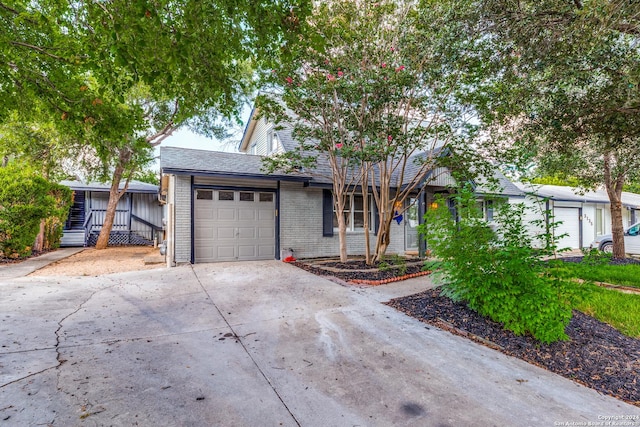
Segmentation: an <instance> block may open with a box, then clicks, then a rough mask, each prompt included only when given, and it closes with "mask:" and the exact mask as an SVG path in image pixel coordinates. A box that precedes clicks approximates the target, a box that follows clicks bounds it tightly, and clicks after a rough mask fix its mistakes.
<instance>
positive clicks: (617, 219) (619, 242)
mask: <svg viewBox="0 0 640 427" xmlns="http://www.w3.org/2000/svg"><path fill="white" fill-rule="evenodd" d="M611 236H612V237H613V257H614V258H624V257H625V256H626V254H625V247H624V226H623V224H622V202H621V201H620V200H619V199H618V200H616V201H615V202H614V201H613V200H612V201H611Z"/></svg>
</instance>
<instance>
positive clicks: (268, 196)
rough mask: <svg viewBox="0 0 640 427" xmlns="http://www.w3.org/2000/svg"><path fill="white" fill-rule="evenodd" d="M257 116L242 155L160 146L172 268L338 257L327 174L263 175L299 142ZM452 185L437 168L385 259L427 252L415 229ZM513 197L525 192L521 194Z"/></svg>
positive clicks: (360, 249)
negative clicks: (266, 163) (268, 163)
mask: <svg viewBox="0 0 640 427" xmlns="http://www.w3.org/2000/svg"><path fill="white" fill-rule="evenodd" d="M254 117H255V110H254V112H253V113H252V116H251V118H250V119H249V123H248V124H247V126H246V128H245V132H244V135H243V138H242V141H241V143H240V145H239V151H240V153H225V152H215V151H205V150H192V149H182V148H174V147H161V148H160V168H161V171H162V174H163V179H165V180H166V182H167V184H166V188H165V186H163V190H162V192H163V194H164V193H165V192H166V203H167V204H166V211H165V212H166V216H165V218H166V224H167V226H166V227H167V262H168V264H169V265H173V264H175V263H186V262H190V263H200V262H215V261H235V260H259V259H281V258H283V257H284V256H286V255H288V254H290V253H292V254H293V255H294V256H295V257H298V258H311V257H328V256H337V255H338V254H339V241H338V233H337V224H336V222H335V220H334V216H335V214H334V211H333V201H332V192H331V188H332V185H331V180H330V178H329V177H330V169H328V166H326V165H320V166H318V169H317V170H315V171H314V173H313V174H312V173H308V172H307V173H305V171H301V172H300V173H296V174H284V173H274V174H267V173H265V172H263V171H262V162H261V158H262V157H261V156H264V155H269V154H271V153H274V152H283V151H290V150H294V149H296V147H297V146H298V144H297V143H296V142H295V141H294V140H293V138H292V136H291V129H290V128H284V129H280V128H276V127H274V126H273V125H272V124H270V123H267V122H266V121H264V119H255V118H254ZM319 172H322V173H319ZM450 184H452V179H451V177H450V176H449V174H448V173H446V170H443V169H437V170H435V171H434V177H433V179H432V180H429V182H428V186H427V189H426V191H424V192H422V194H421V195H420V196H419V198H420V200H417V199H416V198H411V199H409V200H407V205H406V206H405V208H406V209H407V211H406V212H405V213H404V214H403V218H402V220H400V221H394V222H393V223H392V228H391V245H390V246H389V247H388V250H387V252H388V253H396V254H404V253H418V250H419V246H420V245H421V244H422V246H423V248H422V249H424V243H422V242H420V239H419V238H418V233H417V228H416V227H417V226H418V224H419V223H420V222H421V221H422V217H423V214H424V211H425V209H426V207H427V206H429V203H431V202H432V201H433V198H434V195H435V194H437V193H442V192H447V191H448V190H447V186H448V185H450ZM513 191H514V192H515V193H517V194H518V195H520V194H521V192H520V191H519V190H518V189H517V188H515V190H513ZM507 195H508V194H507ZM416 197H418V196H417V195H416ZM368 203H370V206H371V209H370V214H371V218H370V221H369V223H370V224H371V228H372V230H371V231H372V233H371V242H370V243H371V246H372V247H373V246H374V245H375V232H376V225H375V224H376V218H377V215H376V213H375V209H374V205H375V204H374V203H372V200H370V201H368ZM348 205H349V209H348V211H349V212H348V214H347V223H348V227H347V245H348V253H349V255H361V254H363V253H364V229H363V228H362V227H363V200H362V197H361V196H360V195H358V194H355V195H354V196H353V197H352V198H351V199H350V200H349V202H348Z"/></svg>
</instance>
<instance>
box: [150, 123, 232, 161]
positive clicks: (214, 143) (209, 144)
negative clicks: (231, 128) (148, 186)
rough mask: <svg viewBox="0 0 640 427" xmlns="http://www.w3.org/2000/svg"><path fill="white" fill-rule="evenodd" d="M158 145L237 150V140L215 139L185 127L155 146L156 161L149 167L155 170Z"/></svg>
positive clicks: (158, 153)
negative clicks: (222, 140)
mask: <svg viewBox="0 0 640 427" xmlns="http://www.w3.org/2000/svg"><path fill="white" fill-rule="evenodd" d="M238 138H240V136H238ZM160 147H180V148H193V149H196V150H210V151H226V152H237V151H238V150H237V147H238V141H232V142H221V141H219V140H216V139H211V138H207V137H204V136H202V135H198V134H196V133H193V132H191V131H190V130H189V129H186V128H185V129H180V130H178V131H176V132H175V133H174V134H173V135H171V136H170V137H168V138H167V139H165V140H164V141H162V143H161V144H160V145H159V146H158V147H156V148H155V153H156V154H155V155H156V161H155V162H154V163H153V164H152V166H151V168H152V169H155V170H159V169H160V159H159V157H160Z"/></svg>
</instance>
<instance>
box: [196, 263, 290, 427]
mask: <svg viewBox="0 0 640 427" xmlns="http://www.w3.org/2000/svg"><path fill="white" fill-rule="evenodd" d="M190 267H191V272H192V273H193V275H194V277H195V278H196V280H197V281H198V285H199V286H200V287H201V288H202V291H203V292H204V293H205V295H206V296H207V297H208V298H209V300H210V301H211V304H212V305H213V306H214V307H215V309H216V310H217V311H218V314H219V315H220V317H222V319H223V320H224V322H225V323H226V324H227V327H228V328H229V329H230V330H231V333H232V334H233V337H234V338H235V339H236V342H238V343H240V345H241V346H242V349H243V351H244V352H245V353H246V354H247V356H248V357H249V359H250V360H251V362H252V363H253V365H254V366H255V367H256V369H257V370H258V372H260V375H261V376H262V378H264V380H265V381H266V382H267V384H269V387H271V390H273V392H274V393H275V395H276V396H277V397H278V400H279V401H280V403H282V406H284V409H285V410H286V411H287V412H288V413H289V415H290V416H291V419H293V421H294V422H295V423H296V425H297V426H298V427H301V426H302V424H301V423H300V421H298V418H296V416H295V415H294V414H293V412H291V409H290V408H289V406H288V405H287V403H286V402H285V401H284V399H283V398H282V396H281V395H280V393H278V390H277V389H276V387H275V386H274V385H273V383H272V382H271V380H270V379H269V377H267V374H266V373H265V372H264V370H263V369H262V368H261V367H260V365H259V364H258V362H257V361H256V359H255V358H254V357H253V356H252V355H251V353H250V352H249V349H248V348H247V346H246V344H245V343H244V341H243V339H242V338H244V337H243V336H241V335H238V334H237V333H236V331H235V330H234V329H233V326H231V324H230V323H229V320H228V319H227V318H226V317H225V315H224V314H223V313H222V311H221V310H220V308H219V307H218V305H217V304H216V302H215V301H214V300H213V298H212V297H211V295H209V292H208V291H207V289H206V288H205V287H204V285H203V284H202V281H201V280H200V277H198V273H196V271H195V270H194V268H193V265H190ZM247 335H251V334H247ZM245 336H246V335H245Z"/></svg>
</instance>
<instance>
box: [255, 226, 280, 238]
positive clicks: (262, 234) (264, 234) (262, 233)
mask: <svg viewBox="0 0 640 427" xmlns="http://www.w3.org/2000/svg"><path fill="white" fill-rule="evenodd" d="M275 237H276V231H275V229H273V227H271V228H268V227H260V228H258V238H259V239H274V238H275Z"/></svg>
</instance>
